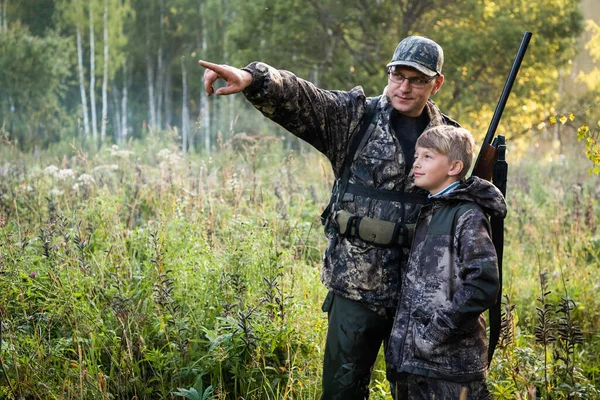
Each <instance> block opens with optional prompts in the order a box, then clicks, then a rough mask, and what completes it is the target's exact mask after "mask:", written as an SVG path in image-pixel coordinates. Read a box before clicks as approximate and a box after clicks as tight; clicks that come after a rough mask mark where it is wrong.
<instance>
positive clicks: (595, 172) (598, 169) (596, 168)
mask: <svg viewBox="0 0 600 400" xmlns="http://www.w3.org/2000/svg"><path fill="white" fill-rule="evenodd" d="M594 174H596V175H600V167H595V168H594Z"/></svg>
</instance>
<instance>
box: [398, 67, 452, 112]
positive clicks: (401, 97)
mask: <svg viewBox="0 0 600 400" xmlns="http://www.w3.org/2000/svg"><path fill="white" fill-rule="evenodd" d="M390 71H391V72H390V73H389V74H388V89H387V95H388V97H389V98H390V101H391V103H392V107H394V109H396V110H397V111H398V112H399V113H401V114H404V115H406V116H409V117H418V116H419V115H421V113H422V112H423V109H424V108H425V104H427V100H428V99H429V96H431V95H432V94H435V93H436V92H437V91H438V90H440V87H442V84H443V83H444V76H443V75H438V76H437V77H435V78H433V79H432V80H431V81H429V80H430V79H431V78H429V77H428V76H426V75H425V74H423V73H421V72H419V71H417V70H416V69H412V68H409V67H403V66H398V67H395V68H394V67H392V69H391V70H390ZM411 78H416V79H419V80H421V81H429V82H427V83H426V84H425V85H423V84H416V85H415V84H411V83H410V79H411ZM399 80H403V82H402V83H398V81H399Z"/></svg>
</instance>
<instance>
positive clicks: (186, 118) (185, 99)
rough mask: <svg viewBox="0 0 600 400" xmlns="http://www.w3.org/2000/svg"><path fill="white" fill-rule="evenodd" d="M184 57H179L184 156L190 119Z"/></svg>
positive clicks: (182, 149) (182, 150)
mask: <svg viewBox="0 0 600 400" xmlns="http://www.w3.org/2000/svg"><path fill="white" fill-rule="evenodd" d="M186 61H187V60H186V57H185V55H184V56H183V57H181V86H182V96H181V97H182V98H181V103H182V107H181V135H182V136H183V138H182V144H181V152H182V153H183V155H184V156H185V154H186V153H187V149H188V123H189V119H190V112H189V108H188V85H187V69H186V67H185V63H186Z"/></svg>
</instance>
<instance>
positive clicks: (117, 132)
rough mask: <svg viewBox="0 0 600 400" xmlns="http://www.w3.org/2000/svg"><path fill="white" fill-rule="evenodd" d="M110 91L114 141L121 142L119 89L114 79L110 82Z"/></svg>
mask: <svg viewBox="0 0 600 400" xmlns="http://www.w3.org/2000/svg"><path fill="white" fill-rule="evenodd" d="M111 92H112V97H113V98H112V102H113V108H114V118H113V121H115V127H114V129H113V131H114V136H115V138H114V141H115V142H117V143H121V132H122V130H123V128H122V127H121V107H120V105H119V92H120V91H119V89H118V88H117V87H115V83H114V81H113V82H112V87H111Z"/></svg>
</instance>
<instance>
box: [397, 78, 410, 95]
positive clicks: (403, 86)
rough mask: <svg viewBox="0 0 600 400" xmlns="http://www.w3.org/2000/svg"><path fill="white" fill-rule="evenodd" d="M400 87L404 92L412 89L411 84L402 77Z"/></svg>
mask: <svg viewBox="0 0 600 400" xmlns="http://www.w3.org/2000/svg"><path fill="white" fill-rule="evenodd" d="M400 89H401V90H402V91H404V92H410V91H411V90H412V86H411V85H410V82H409V81H408V79H404V80H403V81H402V83H401V84H400Z"/></svg>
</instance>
